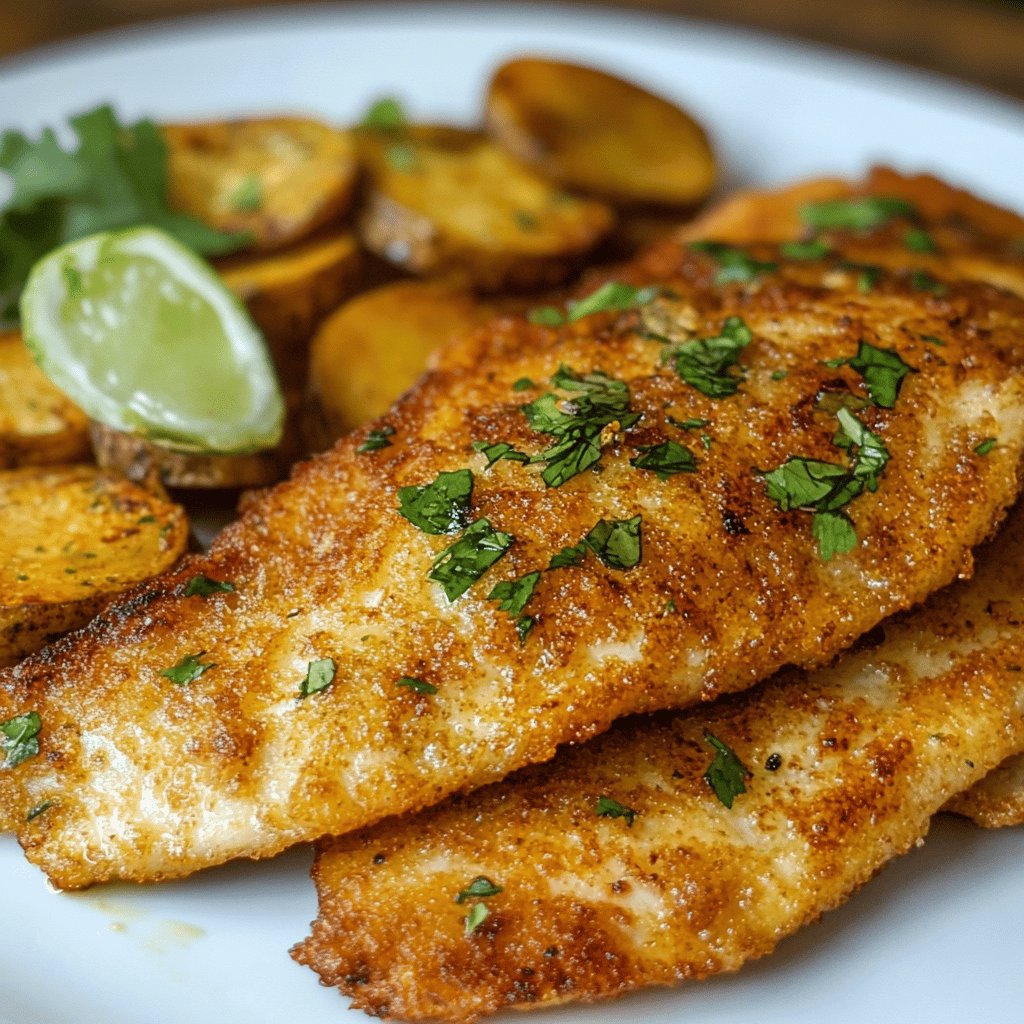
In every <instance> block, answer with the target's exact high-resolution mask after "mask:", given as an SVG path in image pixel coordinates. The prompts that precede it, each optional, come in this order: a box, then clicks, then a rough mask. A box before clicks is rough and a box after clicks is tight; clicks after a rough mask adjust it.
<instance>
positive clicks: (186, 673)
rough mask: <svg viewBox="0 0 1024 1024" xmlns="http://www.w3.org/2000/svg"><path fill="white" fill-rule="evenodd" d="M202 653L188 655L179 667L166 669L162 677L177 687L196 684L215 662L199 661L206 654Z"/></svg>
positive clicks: (179, 663) (174, 666) (173, 666)
mask: <svg viewBox="0 0 1024 1024" xmlns="http://www.w3.org/2000/svg"><path fill="white" fill-rule="evenodd" d="M205 653H206V652H205V651H200V652H199V653H198V654H186V655H185V657H184V658H182V659H181V661H179V662H178V664H177V665H172V666H171V667H170V668H165V669H163V671H161V673H160V675H162V676H164V677H165V678H167V679H170V681H171V682H172V683H174V684H175V685H176V686H187V685H188V684H189V683H194V682H195V681H196V680H197V679H198V678H199V677H200V676H201V675H202V674H203V673H204V672H205V671H206V670H207V669H210V668H213V662H212V661H210V662H203V661H200V660H199V659H200V658H201V657H202V656H203V655H204V654H205Z"/></svg>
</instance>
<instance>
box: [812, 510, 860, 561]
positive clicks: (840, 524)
mask: <svg viewBox="0 0 1024 1024" xmlns="http://www.w3.org/2000/svg"><path fill="white" fill-rule="evenodd" d="M811 536H812V537H813V538H814V539H815V540H816V541H817V542H818V553H819V554H820V555H821V558H822V561H824V562H831V561H832V559H833V558H835V556H836V555H845V554H846V553H847V552H848V551H852V550H853V549H854V548H855V547H856V546H857V531H856V530H855V529H854V528H853V523H852V522H851V521H850V517H849V516H848V515H847V514H846V513H845V512H815V513H814V516H813V517H812V519H811Z"/></svg>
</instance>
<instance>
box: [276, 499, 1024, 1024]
mask: <svg viewBox="0 0 1024 1024" xmlns="http://www.w3.org/2000/svg"><path fill="white" fill-rule="evenodd" d="M1022 579H1024V507H1021V506H1018V508H1017V509H1016V510H1015V511H1014V512H1013V513H1011V521H1010V523H1008V526H1007V528H1006V529H1005V530H1004V531H1003V533H1002V534H1001V535H1000V536H999V537H998V538H997V540H996V541H995V542H994V543H993V544H991V545H990V546H989V547H988V548H987V549H985V550H984V551H983V552H982V553H980V554H979V556H978V572H977V575H976V577H975V578H974V580H972V581H971V582H970V583H969V584H963V583H960V584H956V585H955V586H953V587H951V588H949V589H947V590H945V591H943V592H942V593H941V594H938V595H936V596H935V597H933V598H932V599H931V600H930V601H929V603H928V604H927V605H926V606H925V607H924V608H923V609H921V610H918V611H915V612H913V613H911V614H908V615H906V616H904V617H902V618H900V619H897V620H896V621H892V622H889V623H886V624H885V625H884V626H882V627H878V628H877V629H876V630H874V631H873V632H872V633H871V634H869V636H868V637H866V638H865V640H864V641H863V642H862V643H861V644H860V645H859V647H858V648H857V649H855V650H854V652H852V653H850V654H849V655H847V656H845V657H843V658H842V659H840V661H839V662H838V663H837V664H836V665H834V666H832V667H830V668H826V669H820V670H818V671H817V672H815V673H814V674H812V675H809V676H805V675H803V674H801V673H798V672H795V671H788V672H785V673H782V674H780V675H779V676H777V677H776V678H775V679H773V680H772V681H771V682H769V683H768V684H766V685H764V686H763V687H761V688H758V689H755V690H752V691H750V692H748V693H745V694H741V695H738V696H733V697H726V698H723V699H722V700H720V701H718V702H716V703H715V704H714V705H712V706H710V707H708V708H699V709H693V710H691V711H689V712H683V713H676V714H674V715H671V716H668V715H665V714H660V715H656V716H652V717H649V718H633V719H628V720H626V721H624V722H621V723H617V724H616V726H615V727H614V728H613V729H612V730H611V731H610V732H608V733H607V734H605V735H604V736H601V737H599V738H598V739H595V740H593V741H592V742H590V743H588V744H586V745H584V746H582V747H577V748H574V749H567V750H564V751H562V752H560V753H559V755H558V757H557V758H556V759H555V760H554V761H552V762H550V763H549V764H546V765H541V766H536V767H534V768H530V769H527V770H525V771H523V772H520V773H518V774H516V775H515V776H513V777H512V778H510V779H506V780H505V781H504V782H502V783H501V784H499V785H494V786H489V787H487V788H485V789H482V790H478V791H477V792H475V793H471V794H469V795H467V796H461V797H458V798H456V799H454V800H451V801H449V802H447V803H445V804H442V805H441V806H440V807H438V808H432V809H430V810H428V811H424V812H422V813H420V814H418V815H414V816H410V817H405V818H401V819H397V820H393V821H387V822H382V823H381V824H380V825H378V826H376V827H375V828H372V829H367V830H364V831H361V832H359V833H355V834H352V835H349V836H344V837H342V838H339V839H334V840H327V841H324V842H323V843H322V844H321V846H320V849H319V853H318V857H317V860H316V863H315V866H314V872H313V874H314V878H315V880H316V884H317V888H318V891H319V896H320V916H319V918H318V919H317V920H316V921H315V922H314V924H313V928H312V935H311V937H310V938H308V939H306V940H305V941H304V942H303V943H301V944H299V945H298V946H296V947H295V949H294V950H293V951H292V955H293V956H294V957H295V959H296V960H298V961H299V962H300V963H304V964H307V965H309V966H310V967H312V968H313V969H314V970H315V971H317V972H318V973H319V974H320V976H321V978H322V980H323V981H324V983H326V984H328V985H337V986H338V987H339V988H341V990H342V991H343V992H344V993H345V994H346V995H348V996H350V997H351V998H352V1000H353V1004H354V1005H355V1006H357V1007H359V1008H361V1009H364V1010H366V1011H368V1012H369V1013H371V1014H374V1015H379V1016H382V1017H395V1018H398V1019H402V1020H412V1021H451V1022H468V1021H473V1020H475V1019H477V1018H478V1017H480V1016H483V1015H485V1014H488V1013H493V1012H495V1011H496V1010H499V1009H502V1008H508V1007H515V1008H519V1009H527V1008H531V1007H537V1006H546V1005H550V1004H552V1003H560V1002H567V1001H572V1000H581V1001H592V1000H596V999H602V998H607V997H611V996H617V995H620V994H622V993H624V992H628V991H630V990H632V989H636V988H640V987H642V986H645V985H671V984H675V983H678V982H680V981H684V980H687V979H691V978H703V977H707V976H708V975H711V974H716V973H718V972H722V971H734V970H736V969H738V968H739V967H740V966H741V965H742V964H743V963H744V962H746V961H747V960H750V959H754V958H756V957H760V956H764V955H765V954H767V953H769V952H770V951H771V950H772V949H773V948H774V947H775V945H776V943H778V942H779V940H780V939H782V938H783V937H784V936H786V935H788V934H790V933H791V932H793V931H795V930H796V929H797V928H799V927H801V926H802V925H804V924H806V923H808V922H811V921H814V920H815V919H816V918H817V917H818V916H819V915H821V914H822V913H823V912H825V911H827V910H830V909H832V908H834V907H837V906H838V905H840V904H841V903H843V902H844V901H845V900H846V899H847V897H849V896H850V894H851V893H852V892H853V891H854V890H855V889H857V888H858V887H859V886H860V885H862V884H863V883H864V882H866V881H868V879H870V878H871V876H872V875H873V874H874V873H875V872H876V871H878V870H879V869H880V868H881V867H882V866H883V865H884V864H885V863H886V861H888V860H889V859H890V858H892V857H894V856H897V855H899V854H901V853H904V852H905V851H907V850H908V849H910V848H911V847H912V846H913V845H914V844H915V843H917V842H919V841H920V840H921V839H922V838H923V837H924V835H925V834H926V833H927V831H928V825H929V820H930V818H931V816H932V815H933V814H934V813H935V812H936V811H938V810H939V809H940V808H941V807H942V805H943V803H944V802H945V801H946V800H947V799H948V798H949V797H950V796H951V795H952V794H954V793H957V792H959V791H960V790H962V789H964V788H965V787H967V786H969V785H970V784H971V783H972V782H975V781H976V780H977V779H979V778H981V776H982V775H984V773H985V772H986V771H988V770H989V769H991V768H993V767H994V766H995V765H996V764H998V763H999V761H1000V760H1001V759H1002V758H1004V757H1006V756H1007V755H1008V754H1010V753H1012V752H1015V751H1019V750H1021V749H1022V748H1024V670H1022V666H1024V590H1022V588H1021V585H1020V584H1021V580H1022ZM721 748H724V749H726V750H728V751H729V752H730V754H731V756H730V755H727V754H723V753H719V752H718V751H719V749H721ZM732 758H735V759H738V762H740V764H737V761H736V760H732ZM712 773H715V774H714V775H713V777H714V778H715V780H716V784H717V785H718V786H719V787H720V792H721V794H722V795H721V796H719V795H716V789H715V788H714V787H713V785H712V784H711V782H709V780H708V775H709V774H712ZM737 781H739V782H742V785H743V787H744V788H745V790H746V791H745V792H737V788H738V787H736V786H735V783H736V782H737ZM723 797H724V798H725V800H726V801H728V800H731V801H732V806H731V807H727V806H725V803H724V802H723ZM460 893H467V894H469V895H466V896H464V897H463V899H462V902H461V903H459V902H457V897H458V895H459V894H460ZM478 908H483V909H478ZM474 925H475V927H474Z"/></svg>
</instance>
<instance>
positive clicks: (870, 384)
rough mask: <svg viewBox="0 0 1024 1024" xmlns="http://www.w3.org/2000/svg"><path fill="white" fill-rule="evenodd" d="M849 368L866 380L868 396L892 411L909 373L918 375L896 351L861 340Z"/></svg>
mask: <svg viewBox="0 0 1024 1024" xmlns="http://www.w3.org/2000/svg"><path fill="white" fill-rule="evenodd" d="M849 366H850V368H851V369H854V370H856V371H857V372H858V373H859V374H860V375H861V376H862V377H863V378H864V385H865V386H866V387H867V389H868V394H869V395H871V398H872V400H873V401H874V403H875V404H876V405H880V406H881V407H882V408H883V409H891V408H892V407H893V406H894V405H895V404H896V399H897V398H898V397H899V394H900V388H901V387H902V386H903V378H904V377H906V376H907V374H908V373H917V370H915V369H914V367H912V366H909V365H908V364H907V363H905V362H904V361H903V360H902V359H901V358H900V354H899V353H898V352H897V351H896V350H895V349H889V348H877V347H876V346H875V345H872V344H871V343H870V342H867V341H864V340H861V342H860V344H859V346H858V348H857V354H856V355H855V356H854V357H853V358H852V359H850V360H849Z"/></svg>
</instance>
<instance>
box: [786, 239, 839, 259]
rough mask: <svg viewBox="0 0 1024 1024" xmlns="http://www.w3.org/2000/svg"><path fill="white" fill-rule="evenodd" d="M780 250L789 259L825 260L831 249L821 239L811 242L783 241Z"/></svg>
mask: <svg viewBox="0 0 1024 1024" xmlns="http://www.w3.org/2000/svg"><path fill="white" fill-rule="evenodd" d="M779 252H780V253H781V254H782V255H783V256H785V257H786V259H788V260H823V259H824V258H825V257H826V256H828V254H829V252H831V250H830V249H829V247H828V246H827V245H826V244H825V243H824V242H822V241H821V240H820V239H817V238H814V239H812V240H811V241H809V242H783V243H782V244H781V245H780V246H779Z"/></svg>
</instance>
